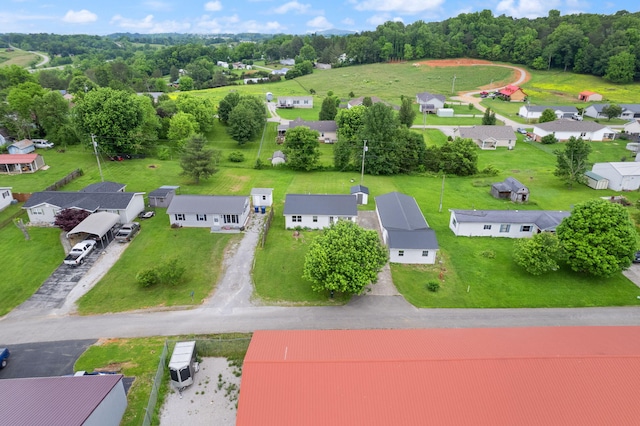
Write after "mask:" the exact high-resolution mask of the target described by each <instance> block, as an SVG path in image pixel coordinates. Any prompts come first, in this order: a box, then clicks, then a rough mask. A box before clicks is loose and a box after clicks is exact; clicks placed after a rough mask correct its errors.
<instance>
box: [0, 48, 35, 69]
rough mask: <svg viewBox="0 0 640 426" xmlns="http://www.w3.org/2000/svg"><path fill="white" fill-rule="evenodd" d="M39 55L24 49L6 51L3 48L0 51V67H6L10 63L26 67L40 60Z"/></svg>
mask: <svg viewBox="0 0 640 426" xmlns="http://www.w3.org/2000/svg"><path fill="white" fill-rule="evenodd" d="M40 60H41V58H40V56H38V55H36V54H35V53H29V52H27V51H25V50H20V49H16V50H13V51H10V52H7V51H6V50H5V49H4V48H2V50H1V51H0V67H8V66H10V65H18V66H20V67H25V68H26V67H28V66H30V65H31V64H34V65H35V64H37V63H38V62H40Z"/></svg>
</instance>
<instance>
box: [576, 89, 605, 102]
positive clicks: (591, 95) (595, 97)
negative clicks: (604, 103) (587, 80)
mask: <svg viewBox="0 0 640 426" xmlns="http://www.w3.org/2000/svg"><path fill="white" fill-rule="evenodd" d="M578 99H579V100H581V101H583V102H597V101H601V100H602V95H601V94H600V93H596V92H591V91H589V90H583V91H582V92H580V93H579V94H578Z"/></svg>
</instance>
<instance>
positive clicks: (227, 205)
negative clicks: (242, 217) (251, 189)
mask: <svg viewBox="0 0 640 426" xmlns="http://www.w3.org/2000/svg"><path fill="white" fill-rule="evenodd" d="M248 202H249V197H245V196H241V195H176V196H175V197H173V199H172V200H171V204H169V207H168V208H167V214H174V213H196V214H198V213H200V214H242V213H243V212H244V210H245V205H247V203H248Z"/></svg>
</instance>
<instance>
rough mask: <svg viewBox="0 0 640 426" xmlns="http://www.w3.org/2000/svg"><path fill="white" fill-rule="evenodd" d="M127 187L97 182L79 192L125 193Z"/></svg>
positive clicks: (122, 184) (107, 182)
mask: <svg viewBox="0 0 640 426" xmlns="http://www.w3.org/2000/svg"><path fill="white" fill-rule="evenodd" d="M126 187H127V185H125V184H124V183H118V182H110V181H106V182H96V183H92V184H89V185H87V186H85V187H84V188H82V189H81V190H80V191H79V192H124V189H125V188H126Z"/></svg>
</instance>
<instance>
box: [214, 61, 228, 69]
mask: <svg viewBox="0 0 640 426" xmlns="http://www.w3.org/2000/svg"><path fill="white" fill-rule="evenodd" d="M216 65H217V66H219V67H222V68H227V69H229V62H226V61H218V62H216Z"/></svg>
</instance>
